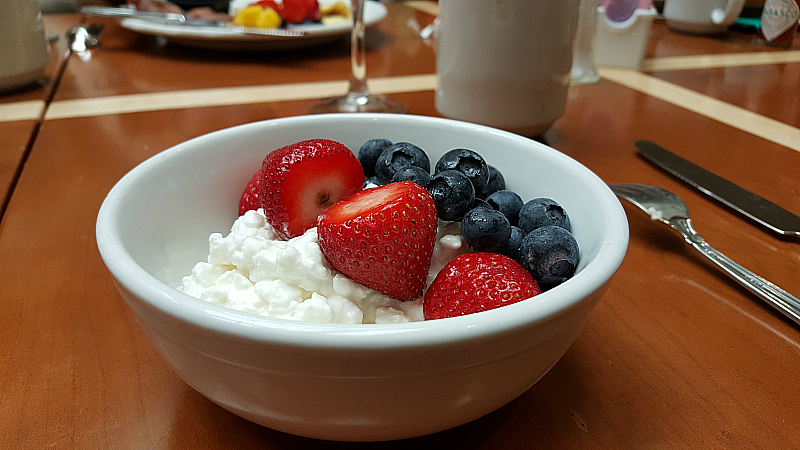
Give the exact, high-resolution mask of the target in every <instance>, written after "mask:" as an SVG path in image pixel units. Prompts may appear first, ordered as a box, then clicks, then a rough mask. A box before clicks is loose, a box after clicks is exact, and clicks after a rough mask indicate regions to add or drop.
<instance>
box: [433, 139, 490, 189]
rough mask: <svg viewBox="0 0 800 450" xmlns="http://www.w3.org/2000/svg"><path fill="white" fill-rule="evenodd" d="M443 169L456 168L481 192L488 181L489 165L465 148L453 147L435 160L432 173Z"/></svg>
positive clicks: (479, 156)
mask: <svg viewBox="0 0 800 450" xmlns="http://www.w3.org/2000/svg"><path fill="white" fill-rule="evenodd" d="M444 170H458V171H459V172H461V173H463V174H464V175H466V176H467V178H469V181H471V182H472V185H473V186H474V187H475V192H476V193H480V192H483V189H484V188H485V187H486V184H487V183H488V182H489V166H488V165H487V164H486V161H484V160H483V157H482V156H481V155H479V154H477V153H475V152H474V151H472V150H469V149H466V148H455V149H453V150H450V151H449V152H447V153H445V154H444V155H442V157H441V158H439V161H437V162H436V167H435V169H434V173H438V172H441V171H444Z"/></svg>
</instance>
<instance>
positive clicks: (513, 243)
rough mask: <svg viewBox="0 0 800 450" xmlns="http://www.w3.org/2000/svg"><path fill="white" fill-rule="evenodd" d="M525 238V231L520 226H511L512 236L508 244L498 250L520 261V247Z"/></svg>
mask: <svg viewBox="0 0 800 450" xmlns="http://www.w3.org/2000/svg"><path fill="white" fill-rule="evenodd" d="M524 238H525V232H524V231H523V230H522V228H520V227H515V226H513V225H512V226H511V237H509V238H508V245H506V246H505V247H503V248H501V249H499V250H497V253H500V254H501V255H506V256H508V257H509V258H511V259H513V260H514V261H516V262H519V258H520V255H521V252H520V247H522V240H523V239H524Z"/></svg>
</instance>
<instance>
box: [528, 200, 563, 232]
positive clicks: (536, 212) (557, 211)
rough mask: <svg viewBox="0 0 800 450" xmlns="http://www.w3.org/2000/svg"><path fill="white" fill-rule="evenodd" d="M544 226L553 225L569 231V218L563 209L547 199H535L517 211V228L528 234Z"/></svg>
mask: <svg viewBox="0 0 800 450" xmlns="http://www.w3.org/2000/svg"><path fill="white" fill-rule="evenodd" d="M546 225H555V226H558V227H561V228H564V229H565V230H567V231H569V230H570V225H569V216H567V212H566V211H564V208H562V207H561V205H559V204H558V203H556V202H555V201H553V200H551V199H549V198H535V199H533V200H531V201H529V202H527V203H525V204H524V205H522V209H520V210H519V221H518V226H519V227H520V228H522V229H523V230H525V232H527V233H530V232H531V231H533V230H535V229H537V228H539V227H543V226H546Z"/></svg>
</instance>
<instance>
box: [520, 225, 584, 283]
mask: <svg viewBox="0 0 800 450" xmlns="http://www.w3.org/2000/svg"><path fill="white" fill-rule="evenodd" d="M578 256H579V255H578V243H577V241H575V238H574V237H573V236H572V233H570V232H569V231H567V230H565V229H564V228H562V227H559V226H555V225H547V226H544V227H540V228H537V229H535V230H533V231H531V232H530V233H528V234H527V235H526V236H525V238H524V239H523V240H522V245H521V246H520V261H519V263H520V265H522V267H524V268H525V270H527V271H528V272H530V273H531V275H532V276H533V279H534V280H536V282H537V283H540V284H544V285H551V284H558V283H563V282H564V281H565V280H567V279H569V278H571V277H572V275H574V274H575V267H576V266H577V265H578Z"/></svg>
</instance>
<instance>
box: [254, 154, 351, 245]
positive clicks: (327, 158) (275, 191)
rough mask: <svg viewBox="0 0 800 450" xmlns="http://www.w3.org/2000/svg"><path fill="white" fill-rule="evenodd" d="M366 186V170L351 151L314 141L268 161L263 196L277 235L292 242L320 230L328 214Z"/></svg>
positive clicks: (270, 156)
mask: <svg viewBox="0 0 800 450" xmlns="http://www.w3.org/2000/svg"><path fill="white" fill-rule="evenodd" d="M363 184H364V171H363V170H362V169H361V163H360V162H359V161H358V159H357V158H356V156H355V155H354V154H353V152H351V151H350V149H348V148H347V147H345V146H344V145H343V144H341V143H339V142H336V141H332V140H330V139H311V140H306V141H301V142H297V143H295V144H292V145H287V146H286V147H283V148H279V149H278V150H275V151H273V152H272V153H270V154H268V155H267V157H266V158H264V163H263V164H262V166H261V182H260V184H259V196H260V197H261V206H262V207H263V208H264V215H265V216H266V217H267V221H268V222H269V223H270V225H272V227H273V228H275V232H276V233H277V234H278V236H280V237H281V238H282V239H291V238H293V237H296V236H300V235H301V234H303V233H305V232H306V230H308V229H309V228H311V227H314V226H316V225H317V217H318V216H319V215H320V214H321V213H322V212H323V211H325V209H327V208H328V207H330V206H331V205H333V204H334V203H336V202H337V201H339V200H342V199H345V198H347V197H349V196H351V195H352V194H353V193H355V192H357V191H360V190H361V187H362V186H363Z"/></svg>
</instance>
